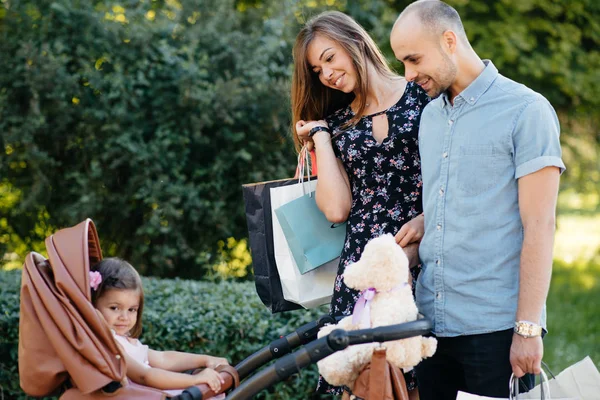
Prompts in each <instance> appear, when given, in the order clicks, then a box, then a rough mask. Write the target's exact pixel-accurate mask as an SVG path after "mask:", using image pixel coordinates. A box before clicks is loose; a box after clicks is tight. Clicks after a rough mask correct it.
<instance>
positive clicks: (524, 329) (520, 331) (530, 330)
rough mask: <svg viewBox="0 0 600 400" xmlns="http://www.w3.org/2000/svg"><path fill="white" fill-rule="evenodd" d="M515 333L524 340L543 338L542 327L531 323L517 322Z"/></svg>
mask: <svg viewBox="0 0 600 400" xmlns="http://www.w3.org/2000/svg"><path fill="white" fill-rule="evenodd" d="M515 333H516V334H517V335H519V336H523V337H524V338H532V337H536V336H542V327H541V326H540V325H538V324H535V323H533V322H531V321H517V322H515Z"/></svg>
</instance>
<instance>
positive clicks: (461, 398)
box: [456, 371, 599, 400]
mask: <svg viewBox="0 0 600 400" xmlns="http://www.w3.org/2000/svg"><path fill="white" fill-rule="evenodd" d="M540 375H541V377H540V379H541V383H540V384H539V385H538V386H536V387H535V388H534V389H533V390H531V391H529V392H527V393H518V391H519V389H518V388H519V382H518V379H517V378H516V377H515V376H514V375H511V377H510V380H509V382H508V385H509V394H510V395H509V397H504V398H502V397H486V396H479V395H476V394H471V393H466V392H461V391H459V392H458V394H457V396H456V400H522V399H536V400H576V399H578V397H560V396H557V395H558V393H555V392H554V391H553V390H552V389H551V387H550V385H549V381H548V377H547V376H546V373H545V372H544V371H542V373H541V374H540ZM542 385H543V386H544V391H543V394H542V391H541V390H540V388H541V386H542ZM535 389H537V392H535V393H534V390H535ZM552 396H553V397H552ZM598 398H599V397H594V399H598ZM580 400H583V399H580Z"/></svg>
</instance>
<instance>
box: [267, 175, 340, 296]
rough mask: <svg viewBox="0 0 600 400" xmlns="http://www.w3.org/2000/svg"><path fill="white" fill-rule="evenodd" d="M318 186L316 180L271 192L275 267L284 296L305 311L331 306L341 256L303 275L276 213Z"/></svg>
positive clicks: (273, 189)
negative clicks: (324, 305)
mask: <svg viewBox="0 0 600 400" xmlns="http://www.w3.org/2000/svg"><path fill="white" fill-rule="evenodd" d="M316 183H317V181H316V180H315V179H313V180H311V181H310V182H301V183H296V184H295V185H286V186H282V187H275V188H271V189H270V191H271V208H272V210H273V213H272V221H273V246H274V253H275V264H276V265H277V271H278V273H279V278H280V281H281V287H282V289H283V296H284V298H285V299H286V300H288V301H291V302H294V303H296V304H300V305H301V306H302V307H304V308H314V307H317V306H320V305H322V304H326V303H329V301H330V300H331V296H332V294H333V286H334V283H335V278H336V276H337V269H338V264H339V257H337V258H335V259H333V260H331V261H329V262H327V263H325V264H323V265H321V266H320V267H319V268H316V269H313V270H312V271H308V272H306V273H305V274H302V273H301V272H300V270H299V269H298V266H297V265H296V261H295V260H294V256H293V254H292V251H291V250H290V248H289V246H288V243H287V240H286V237H285V234H284V232H283V229H282V227H281V224H280V223H279V220H278V217H277V215H276V213H275V210H277V209H278V208H280V207H281V206H283V205H285V204H288V203H290V202H292V201H294V200H296V199H298V198H300V197H303V196H304V195H305V194H307V193H309V192H312V191H314V189H315V188H316ZM338 256H339V254H338Z"/></svg>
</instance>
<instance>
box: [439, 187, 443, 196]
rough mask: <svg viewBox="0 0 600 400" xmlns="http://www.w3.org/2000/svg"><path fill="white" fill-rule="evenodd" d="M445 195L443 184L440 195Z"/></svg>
mask: <svg viewBox="0 0 600 400" xmlns="http://www.w3.org/2000/svg"><path fill="white" fill-rule="evenodd" d="M443 195H444V187H443V186H442V187H441V188H440V196H443Z"/></svg>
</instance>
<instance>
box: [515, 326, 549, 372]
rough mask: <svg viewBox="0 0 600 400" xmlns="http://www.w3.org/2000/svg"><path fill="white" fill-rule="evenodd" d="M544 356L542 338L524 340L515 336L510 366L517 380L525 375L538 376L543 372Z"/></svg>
mask: <svg viewBox="0 0 600 400" xmlns="http://www.w3.org/2000/svg"><path fill="white" fill-rule="evenodd" d="M543 356H544V344H543V343H542V338H541V337H540V336H536V337H532V338H524V337H523V336H520V335H517V334H516V333H514V334H513V341H512V345H511V346H510V365H511V366H512V370H513V373H514V374H515V376H516V377H517V378H521V377H522V376H523V375H525V374H535V375H538V374H539V373H540V371H541V370H542V357H543Z"/></svg>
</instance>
